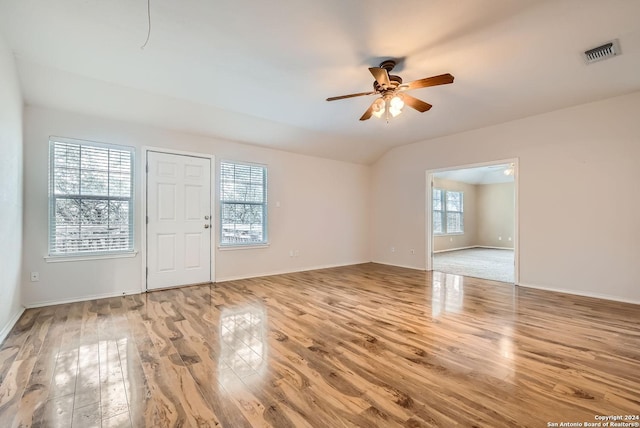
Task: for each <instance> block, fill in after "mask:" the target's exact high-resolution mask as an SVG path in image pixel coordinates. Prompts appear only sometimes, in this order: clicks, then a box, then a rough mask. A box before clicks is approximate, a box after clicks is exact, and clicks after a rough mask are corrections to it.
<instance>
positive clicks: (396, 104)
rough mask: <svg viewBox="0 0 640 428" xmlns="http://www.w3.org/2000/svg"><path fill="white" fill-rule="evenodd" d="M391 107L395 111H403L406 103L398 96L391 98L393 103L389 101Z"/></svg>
mask: <svg viewBox="0 0 640 428" xmlns="http://www.w3.org/2000/svg"><path fill="white" fill-rule="evenodd" d="M389 105H390V106H391V107H392V108H394V109H397V110H402V107H404V101H403V100H402V98H401V97H400V96H399V95H396V96H395V97H393V98H391V101H389Z"/></svg>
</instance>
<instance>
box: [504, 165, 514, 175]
mask: <svg viewBox="0 0 640 428" xmlns="http://www.w3.org/2000/svg"><path fill="white" fill-rule="evenodd" d="M514 172H515V165H514V164H510V165H509V166H508V167H507V168H506V169H505V170H504V171H503V173H504V175H507V176H509V175H513V173H514Z"/></svg>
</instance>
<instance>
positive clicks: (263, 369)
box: [0, 263, 640, 428]
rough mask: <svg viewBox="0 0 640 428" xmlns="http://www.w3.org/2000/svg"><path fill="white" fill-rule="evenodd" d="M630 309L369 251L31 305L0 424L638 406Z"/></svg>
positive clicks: (182, 422)
mask: <svg viewBox="0 0 640 428" xmlns="http://www.w3.org/2000/svg"><path fill="white" fill-rule="evenodd" d="M639 309H640V308H639V307H638V306H637V305H631V304H624V303H617V302H609V301H603V300H598V299H593V298H587V297H579V296H571V295H566V294H561V293H552V292H547V291H541V290H534V289H521V288H518V287H514V286H511V285H505V284H502V283H496V282H491V281H485V280H480V279H474V278H464V277H458V276H453V275H444V274H440V273H437V272H433V273H431V272H420V271H415V270H409V269H403V268H396V267H390V266H382V265H377V264H372V263H370V264H363V265H355V266H347V267H341V268H333V269H325V270H319V271H310V272H300V273H292V274H286V275H276V276H270V277H262V278H252V279H246V280H239V281H230V282H225V283H221V284H210V285H200V286H191V287H184V288H179V289H171V290H162V291H155V292H153V293H147V294H143V295H132V296H124V297H117V298H110V299H100V300H92V301H87V302H79V303H72V304H67V305H60V306H54V307H48V308H39V309H36V310H28V311H25V314H23V316H22V318H21V319H20V320H19V322H18V324H17V325H16V327H15V328H14V330H13V331H12V332H11V333H10V334H9V335H8V337H7V339H6V340H5V342H4V343H3V344H2V345H1V346H0V380H2V383H1V384H0V426H3V427H4V426H23V427H28V426H65V427H68V426H71V424H72V423H73V425H74V426H102V427H112V426H113V427H136V428H137V427H145V426H147V427H191V426H193V427H195V426H212V427H216V426H217V427H234V428H235V427H243V428H244V427H251V426H255V427H278V428H280V427H375V426H380V427H396V426H397V427H401V426H402V427H452V426H460V427H468V426H476V427H522V426H529V427H540V426H547V423H548V422H584V421H595V419H594V417H595V415H618V414H621V415H623V414H631V415H633V414H637V413H638V409H640V388H639V387H638V385H639V384H640V311H639Z"/></svg>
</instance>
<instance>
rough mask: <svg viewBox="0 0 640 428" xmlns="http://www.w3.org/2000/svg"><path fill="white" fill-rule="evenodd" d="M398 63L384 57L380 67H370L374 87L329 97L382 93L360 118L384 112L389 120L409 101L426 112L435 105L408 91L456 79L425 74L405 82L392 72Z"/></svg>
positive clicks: (414, 106)
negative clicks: (368, 89) (413, 95)
mask: <svg viewBox="0 0 640 428" xmlns="http://www.w3.org/2000/svg"><path fill="white" fill-rule="evenodd" d="M395 66H396V62H395V61H394V60H391V59H389V60H386V61H383V62H382V63H381V64H380V67H371V68H369V71H370V72H371V74H372V75H373V78H374V79H375V80H374V82H373V91H371V92H359V93H357V94H349V95H340V96H338V97H331V98H327V101H336V100H342V99H345V98H354V97H360V96H363V95H374V94H376V95H380V98H377V99H376V100H375V101H374V102H373V103H372V104H371V106H369V108H368V109H367V111H365V112H364V114H363V115H362V117H360V120H367V119H369V118H371V116H375V117H378V118H379V117H382V116H383V115H384V116H385V119H386V120H387V122H389V118H390V117H396V116H397V115H399V114H400V113H401V112H402V108H403V107H404V106H405V105H408V106H409V107H411V108H414V109H416V110H418V111H419V112H420V113H424V112H425V111H427V110H429V109H430V108H431V107H432V106H431V104H429V103H426V102H424V101H422V100H419V99H417V98H415V97H412V96H411V95H409V94H407V93H406V91H409V90H412V89H419V88H426V87H428V86H438V85H446V84H449V83H453V76H452V75H450V74H449V73H447V74H440V75H438V76H432V77H425V78H424V79H419V80H414V81H413V82H409V83H402V78H401V77H400V76H395V75H392V74H389V72H390V71H391V70H393V68H394V67H395Z"/></svg>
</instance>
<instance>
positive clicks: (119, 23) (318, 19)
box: [0, 0, 640, 163]
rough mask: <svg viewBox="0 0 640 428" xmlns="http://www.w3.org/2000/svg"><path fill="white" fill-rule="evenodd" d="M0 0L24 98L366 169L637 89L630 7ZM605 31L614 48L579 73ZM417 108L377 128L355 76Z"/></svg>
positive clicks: (636, 11) (532, 2) (583, 2)
mask: <svg viewBox="0 0 640 428" xmlns="http://www.w3.org/2000/svg"><path fill="white" fill-rule="evenodd" d="M150 2H151V35H150V40H149V43H148V45H147V46H146V47H145V48H144V49H141V45H142V44H143V43H144V41H145V39H146V36H147V2H146V0H109V1H104V0H56V1H44V0H0V31H1V32H2V33H3V35H4V37H5V39H6V41H7V43H8V44H9V45H10V47H11V48H12V49H13V51H14V52H15V55H16V58H17V62H18V70H19V73H20V75H21V82H22V85H23V91H24V96H25V100H26V102H27V103H28V104H33V105H44V106H50V107H56V108H61V109H65V110H72V111H79V112H84V113H88V114H96V115H100V116H105V117H109V118H116V119H123V120H129V121H135V122H141V123H147V124H153V125H159V126H163V127H168V128H172V129H178V130H182V131H187V132H193V133H198V134H204V135H212V136H218V137H223V138H227V139H232V140H235V141H242V142H248V143H252V144H257V145H264V146H268V147H273V148H278V149H284V150H289V151H294V152H298V153H305V154H310V155H315V156H323V157H328V158H333V159H340V160H345V161H350V162H359V163H370V162H373V161H375V160H376V159H377V158H378V157H379V156H380V155H381V154H383V153H384V152H385V151H387V150H389V149H390V148H392V147H395V146H399V145H403V144H409V143H412V142H417V141H422V140H426V139H431V138H434V137H437V136H442V135H447V134H452V133H456V132H461V131H464V130H469V129H474V128H479V127H483V126H487V125H492V124H497V123H502V122H505V121H509V120H513V119H517V118H521V117H526V116H530V115H534V114H538V113H543V112H547V111H551V110H555V109H559V108H563V107H568V106H572V105H576V104H581V103H585V102H589V101H594V100H598V99H603V98H607V97H611V96H616V95H621V94H625V93H629V92H633V91H637V90H640V72H639V70H640V25H638V16H640V1H637V0H607V1H602V0H518V1H514V0H456V1H450V0H430V1H425V0H400V1H393V2H390V1H388V0H386V1H380V0H368V1H344V0H322V1H318V0H273V1H268V2H267V1H264V2H262V1H249V2H240V1H227V2H220V1H211V0H184V1H174V0H150ZM614 38H618V39H619V40H620V45H621V48H622V52H623V54H622V55H621V56H618V57H615V58H612V59H610V60H607V61H603V62H599V63H595V64H591V65H585V63H584V62H583V60H582V57H581V52H583V51H584V50H586V49H589V48H592V47H594V46H598V45H600V44H602V43H603V42H606V41H608V40H611V39H614ZM389 57H394V58H404V61H403V62H402V63H401V65H400V66H399V67H397V68H396V70H394V72H395V73H397V74H399V75H400V76H402V78H403V79H404V80H405V82H407V81H411V80H415V79H419V78H423V77H427V76H432V75H436V74H441V73H451V74H453V75H454V76H455V82H454V83H453V84H452V85H444V86H439V87H433V88H424V89H419V90H415V91H413V92H412V95H414V96H416V97H418V98H421V99H423V100H425V101H427V102H429V103H431V104H433V106H434V107H433V108H432V109H431V110H430V111H428V112H426V113H423V114H420V113H418V112H416V111H414V110H407V111H405V112H404V113H403V114H402V115H400V116H399V117H397V118H395V119H393V120H392V122H391V123H389V124H387V123H385V122H384V121H383V120H378V119H375V118H372V119H371V120H368V121H365V122H360V121H359V120H358V118H359V117H360V116H361V115H362V113H363V112H364V111H365V110H366V109H367V108H368V106H369V104H370V103H371V102H372V101H373V100H374V98H373V97H360V98H353V99H347V100H342V101H334V102H331V103H329V102H326V101H325V99H326V98H327V97H330V96H336V95H342V94H348V93H352V92H363V91H368V90H370V88H371V85H372V81H373V79H372V77H371V75H370V74H369V72H368V70H367V68H368V67H371V66H377V65H378V64H379V63H380V61H381V60H382V59H386V58H389Z"/></svg>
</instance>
